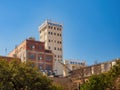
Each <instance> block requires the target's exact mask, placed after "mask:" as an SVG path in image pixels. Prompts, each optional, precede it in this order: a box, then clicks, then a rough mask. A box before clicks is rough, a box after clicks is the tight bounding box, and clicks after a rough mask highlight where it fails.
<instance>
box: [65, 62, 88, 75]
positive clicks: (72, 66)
mask: <svg viewBox="0 0 120 90" xmlns="http://www.w3.org/2000/svg"><path fill="white" fill-rule="evenodd" d="M63 62H64V66H65V67H64V69H63V70H64V72H63V75H64V76H69V75H70V74H69V72H71V71H73V70H77V69H80V68H83V67H86V62H85V61H80V60H64V61H63Z"/></svg>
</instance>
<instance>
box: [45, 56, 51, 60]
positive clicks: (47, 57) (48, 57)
mask: <svg viewBox="0 0 120 90" xmlns="http://www.w3.org/2000/svg"><path fill="white" fill-rule="evenodd" d="M45 60H46V61H52V60H53V57H52V56H51V55H46V57H45Z"/></svg>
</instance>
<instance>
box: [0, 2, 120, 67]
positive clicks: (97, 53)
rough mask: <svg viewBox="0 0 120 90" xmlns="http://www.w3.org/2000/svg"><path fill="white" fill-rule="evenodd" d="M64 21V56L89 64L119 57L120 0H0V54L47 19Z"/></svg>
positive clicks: (35, 35) (27, 35)
mask: <svg viewBox="0 0 120 90" xmlns="http://www.w3.org/2000/svg"><path fill="white" fill-rule="evenodd" d="M46 19H48V20H52V21H54V22H58V23H60V24H63V57H64V59H73V60H74V59H75V60H85V61H86V62H87V64H88V65H91V64H94V63H95V62H96V61H97V62H98V63H101V62H106V61H111V60H113V59H116V58H120V0H0V55H2V56H5V55H7V54H8V53H9V52H10V51H12V50H13V49H14V48H15V46H16V45H19V44H20V43H21V42H22V41H24V40H25V39H26V38H29V37H31V36H32V37H35V38H36V40H39V32H38V27H39V26H40V25H41V24H42V23H43V22H44V21H45V20H46Z"/></svg>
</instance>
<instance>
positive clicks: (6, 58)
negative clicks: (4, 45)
mask: <svg viewBox="0 0 120 90" xmlns="http://www.w3.org/2000/svg"><path fill="white" fill-rule="evenodd" d="M0 60H6V61H8V62H10V61H11V60H18V61H20V59H19V58H13V57H6V56H0Z"/></svg>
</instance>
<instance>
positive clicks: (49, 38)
mask: <svg viewBox="0 0 120 90" xmlns="http://www.w3.org/2000/svg"><path fill="white" fill-rule="evenodd" d="M62 29H63V26H62V25H61V24H58V23H55V22H51V21H48V20H46V21H45V22H44V23H43V24H42V25H41V26H40V27H39V32H40V41H41V42H45V48H46V49H48V50H52V52H53V53H54V70H55V71H56V74H58V75H62V73H63V69H62V65H61V64H60V63H59V62H62V61H63V48H62V43H63V40H62Z"/></svg>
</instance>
